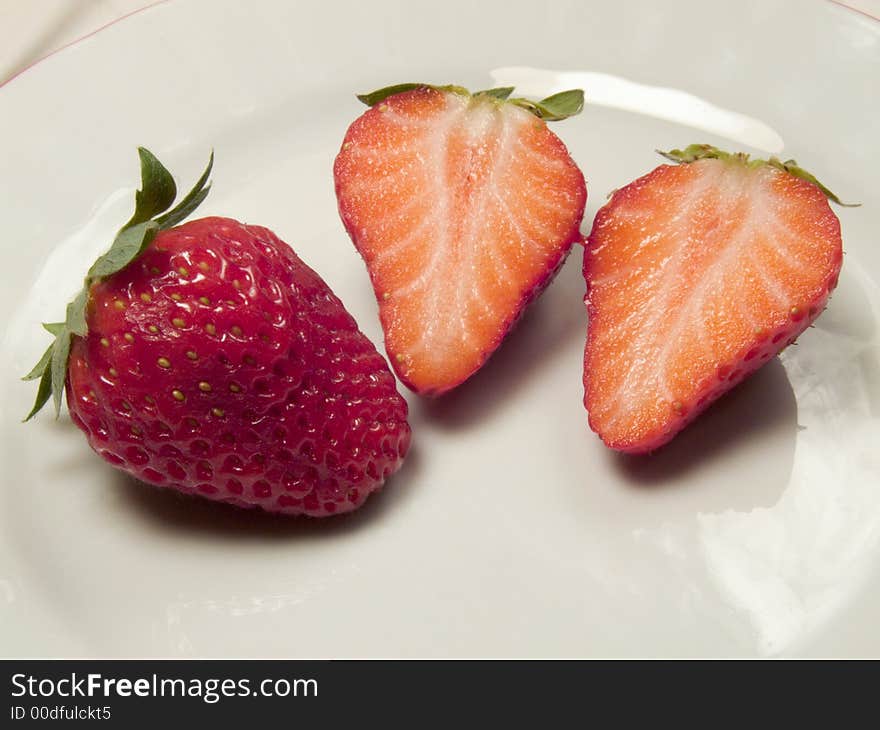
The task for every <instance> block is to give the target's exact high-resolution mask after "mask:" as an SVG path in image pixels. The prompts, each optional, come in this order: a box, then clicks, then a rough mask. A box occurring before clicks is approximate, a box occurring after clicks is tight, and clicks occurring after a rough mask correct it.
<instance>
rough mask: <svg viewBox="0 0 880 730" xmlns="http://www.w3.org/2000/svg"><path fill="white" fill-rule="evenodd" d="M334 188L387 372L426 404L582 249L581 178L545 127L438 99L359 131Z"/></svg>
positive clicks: (349, 142)
mask: <svg viewBox="0 0 880 730" xmlns="http://www.w3.org/2000/svg"><path fill="white" fill-rule="evenodd" d="M335 175H336V185H337V195H338V197H339V208H340V213H341V215H342V219H343V221H344V223H345V225H346V228H347V229H348V231H349V233H350V235H351V236H352V239H353V240H354V242H355V244H356V246H357V248H358V250H359V251H360V252H361V254H362V256H363V257H364V260H365V262H366V264H367V267H368V269H369V271H370V276H371V278H372V281H373V286H374V289H375V292H376V296H377V299H378V300H379V303H380V316H381V319H382V324H383V328H384V330H385V336H386V345H387V348H388V352H389V355H390V356H391V361H392V363H393V365H394V366H395V368H396V370H397V372H398V374H399V375H400V377H401V379H402V380H403V381H404V382H405V383H407V385H409V386H410V387H412V388H413V389H415V390H416V391H418V392H422V393H426V394H433V395H436V394H440V393H442V392H444V391H446V390H448V389H450V388H452V387H454V386H455V385H457V384H459V383H461V382H462V381H463V380H465V379H466V378H467V377H468V376H470V375H471V374H472V373H473V372H474V371H476V370H477V369H478V368H479V367H480V366H481V365H482V364H483V362H484V361H485V360H486V358H487V357H488V356H489V355H490V354H491V353H492V351H493V350H494V349H495V348H496V347H497V346H498V345H499V344H500V342H501V340H502V339H503V337H504V335H505V334H506V333H507V331H508V330H509V328H510V327H511V326H512V324H513V323H514V322H515V320H516V319H517V318H518V316H519V314H520V312H521V311H522V309H523V307H524V306H525V304H527V303H528V301H529V300H530V299H531V297H533V296H534V295H535V294H536V293H538V292H539V291H540V289H541V287H542V286H543V285H544V284H546V283H547V281H549V279H550V278H551V277H552V275H553V273H554V272H555V271H556V269H557V268H558V266H559V265H560V263H561V262H562V260H563V259H564V257H565V255H566V254H567V253H568V251H569V249H570V247H571V244H572V242H573V241H574V240H576V239H577V237H578V235H579V234H578V226H579V224H580V220H581V216H582V215H583V208H584V203H585V200H586V189H585V187H584V182H583V176H582V175H581V173H580V171H579V170H578V168H577V166H576V165H575V164H574V163H573V162H572V161H571V159H570V157H569V156H568V153H567V151H566V149H565V146H564V145H563V144H562V142H561V141H560V140H559V139H558V138H557V137H556V136H555V135H554V134H553V133H552V132H551V131H550V130H548V129H547V126H546V124H545V123H544V122H543V121H541V120H538V119H537V118H535V117H534V116H533V115H532V114H531V113H529V112H527V111H525V110H523V109H521V108H519V107H515V106H512V105H509V104H499V103H497V102H495V101H493V100H490V99H487V98H485V97H468V96H465V95H461V94H456V93H444V92H440V91H437V90H433V89H418V90H416V91H413V92H408V93H405V94H399V95H396V96H393V97H391V98H389V99H388V100H387V101H385V102H383V103H382V104H380V105H379V106H377V107H375V108H374V109H371V110H370V111H368V112H367V113H366V114H364V115H363V116H362V117H361V118H360V119H358V120H357V121H356V122H355V123H354V124H353V125H352V127H351V128H350V130H349V132H348V135H347V137H346V141H345V143H344V144H343V148H342V151H341V152H340V154H339V157H338V158H337V161H336V166H335Z"/></svg>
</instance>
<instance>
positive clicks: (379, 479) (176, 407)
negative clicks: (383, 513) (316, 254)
mask: <svg viewBox="0 0 880 730" xmlns="http://www.w3.org/2000/svg"><path fill="white" fill-rule="evenodd" d="M140 156H141V168H142V177H143V189H142V190H140V191H138V193H137V210H136V212H135V215H134V217H133V218H132V220H131V221H129V223H128V224H127V225H126V226H125V227H124V228H123V229H122V231H120V233H119V234H118V236H117V237H116V240H115V241H114V243H113V246H112V247H111V249H110V250H109V251H108V252H107V253H106V254H104V255H103V256H102V257H101V258H100V259H98V261H97V262H96V263H95V265H94V266H92V268H91V270H90V271H89V274H88V276H87V278H86V283H85V286H84V288H83V290H82V292H81V293H80V295H79V296H78V297H77V298H76V299H75V300H74V302H72V303H71V304H70V305H69V306H68V310H67V319H66V321H65V322H62V323H57V324H54V325H49V326H47V328H48V329H49V330H50V331H51V332H52V333H53V334H55V335H56V339H55V342H53V343H52V345H50V347H49V349H48V350H47V351H46V354H45V355H44V356H43V358H42V360H41V361H40V363H39V364H38V365H37V367H36V368H34V370H33V371H32V372H31V373H30V375H29V376H27V377H28V378H40V388H39V393H38V396H37V402H36V404H35V406H34V410H33V411H31V413H30V415H29V416H28V418H30V417H32V416H33V415H34V414H35V413H36V412H37V411H38V410H39V409H40V408H41V407H42V406H43V405H44V404H45V403H46V402H47V401H48V399H49V397H51V396H53V395H54V398H55V407H56V412H57V411H58V410H59V409H60V406H61V394H62V390H64V389H65V386H66V391H67V404H68V409H69V411H70V415H71V418H72V420H73V422H74V423H75V424H76V425H77V426H78V427H79V428H80V429H82V430H83V431H84V432H85V434H86V437H87V439H88V442H89V444H90V445H91V447H92V448H93V449H94V450H95V451H96V452H97V453H98V454H100V455H101V456H102V457H103V458H104V459H105V460H107V461H108V462H109V463H111V464H112V465H113V466H115V467H117V468H119V469H121V470H123V471H125V472H128V473H129V474H131V475H132V476H134V477H136V478H138V479H140V480H142V481H144V482H148V483H150V484H155V485H158V486H162V487H171V488H174V489H177V490H179V491H182V492H185V493H190V494H196V495H200V496H203V497H207V498H209V499H213V500H219V501H223V502H228V503H231V504H235V505H238V506H241V507H253V506H257V507H261V508H263V509H265V510H267V511H269V512H282V513H286V514H307V515H312V516H325V515H331V514H339V513H342V512H348V511H350V510H353V509H355V508H356V507H358V506H360V505H361V504H362V503H363V502H364V500H365V499H366V498H367V497H368V496H369V495H370V494H371V493H372V492H374V491H375V490H376V489H378V488H379V487H380V486H381V485H382V483H383V481H384V480H385V479H386V478H387V477H388V476H389V475H390V474H391V473H392V472H394V471H396V470H397V469H398V467H399V466H400V464H401V462H402V460H403V458H404V456H405V455H406V452H407V448H408V446H409V441H410V428H409V425H408V423H407V406H406V402H405V401H404V400H403V398H401V397H400V395H399V394H398V392H397V390H396V387H395V381H394V376H393V375H392V374H391V372H390V370H389V369H388V366H387V364H386V363H385V360H384V358H383V357H382V356H381V355H380V354H379V353H378V352H376V349H375V347H373V345H372V343H371V342H370V341H369V340H367V338H366V337H365V336H364V335H363V334H361V332H360V331H359V330H358V328H357V325H356V324H355V321H354V320H353V319H352V317H351V316H350V315H349V314H348V312H346V311H345V308H344V307H343V305H342V303H341V302H340V301H339V299H337V298H336V297H335V296H334V295H333V293H332V292H331V291H330V289H329V288H328V287H327V285H326V284H325V283H324V281H322V280H321V278H320V277H319V276H318V275H317V274H316V273H315V272H314V271H312V270H311V269H310V268H309V267H308V266H306V265H305V264H304V263H303V262H302V261H301V260H300V259H299V258H298V257H297V256H296V254H295V253H294V252H293V251H292V250H291V249H290V247H289V246H288V245H287V244H286V243H284V242H283V241H281V240H280V239H279V238H278V237H277V236H275V234H273V233H272V232H271V231H269V230H267V229H266V228H261V227H259V226H250V225H244V224H241V223H238V222H237V221H234V220H231V219H229V218H205V219H201V220H197V221H192V222H190V223H186V224H183V225H179V226H178V225H176V224H177V223H179V222H180V221H181V220H182V219H183V218H184V217H186V215H187V214H188V213H189V212H191V211H192V210H193V209H194V208H195V207H196V206H197V205H198V204H199V203H200V202H201V200H202V199H203V198H204V197H205V195H206V194H207V192H208V187H207V186H206V183H207V178H208V174H209V172H210V168H211V166H210V165H209V166H208V169H207V170H206V171H205V174H204V175H203V176H202V179H201V180H200V181H199V182H198V183H197V185H196V187H195V188H194V190H193V192H191V193H190V194H189V195H188V196H187V197H186V198H185V199H184V200H183V202H182V203H181V204H180V205H179V206H178V207H177V208H175V209H173V210H172V211H170V212H168V213H164V211H165V210H166V209H167V208H168V207H169V206H170V205H171V203H172V202H173V200H174V198H175V196H176V188H175V186H174V181H173V178H171V176H170V175H169V174H168V172H167V170H165V168H164V167H163V166H162V165H161V164H160V163H159V161H158V160H156V158H155V157H153V155H152V154H150V153H149V152H148V151H147V150H144V149H141V150H140ZM163 213H164V215H162V214H163ZM68 353H69V354H68ZM65 381H66V382H65Z"/></svg>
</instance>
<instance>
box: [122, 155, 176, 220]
mask: <svg viewBox="0 0 880 730" xmlns="http://www.w3.org/2000/svg"><path fill="white" fill-rule="evenodd" d="M138 155H139V156H140V158H141V189H140V190H138V191H137V192H136V193H135V195H134V201H135V207H134V215H132V217H131V219H130V220H129V221H128V223H126V224H125V226H123V228H128V227H129V226H133V225H136V224H137V223H143V222H144V221H147V220H149V219H150V218H153V217H154V216H157V215H159V214H160V213H164V212H165V211H166V210H168V208H169V207H170V206H171V204H172V203H173V202H174V198H175V197H177V186H176V185H175V184H174V178H173V177H171V173H170V172H168V170H166V169H165V165H163V164H162V163H161V162H159V160H157V159H156V156H155V155H154V154H153V153H152V152H150V151H149V150H148V149H147V148H146V147H138Z"/></svg>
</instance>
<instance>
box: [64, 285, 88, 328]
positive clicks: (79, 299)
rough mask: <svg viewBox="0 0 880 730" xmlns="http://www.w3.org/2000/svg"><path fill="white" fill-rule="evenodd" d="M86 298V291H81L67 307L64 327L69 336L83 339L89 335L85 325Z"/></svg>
mask: <svg viewBox="0 0 880 730" xmlns="http://www.w3.org/2000/svg"><path fill="white" fill-rule="evenodd" d="M88 298H89V294H88V290H87V289H81V290H80V292H79V294H77V295H76V297H75V298H74V300H73V301H72V302H71V303H70V304H68V305H67V321H66V322H65V326H66V327H67V330H68V331H69V332H70V333H71V334H74V335H79V336H80V337H85V336H86V335H87V334H88V333H89V328H88V325H87V324H86V302H87V301H88ZM59 334H60V332H59Z"/></svg>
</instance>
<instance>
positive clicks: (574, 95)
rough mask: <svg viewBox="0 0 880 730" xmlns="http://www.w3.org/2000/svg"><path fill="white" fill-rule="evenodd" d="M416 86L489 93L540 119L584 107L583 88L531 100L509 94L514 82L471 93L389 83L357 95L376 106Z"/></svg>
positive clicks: (556, 117) (551, 118)
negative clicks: (539, 99)
mask: <svg viewBox="0 0 880 730" xmlns="http://www.w3.org/2000/svg"><path fill="white" fill-rule="evenodd" d="M413 89H436V90H437V91H446V92H451V93H453V94H461V95H462V96H472V97H474V98H477V97H486V98H489V99H495V100H496V101H498V102H499V103H501V102H503V103H507V104H513V105H514V106H518V107H522V108H523V109H525V110H527V111H529V112H531V113H532V114H534V115H535V116H536V117H538V119H543V120H545V121H548V122H558V121H561V120H562V119H568V118H569V117H573V116H575V115H576V114H580V112H581V111H582V110H583V108H584V92H583V90H582V89H570V90H568V91H560V92H559V93H558V94H553V95H552V96H548V97H547V98H546V99H541V101H532V100H531V99H523V98H518V97H517V98H513V99H511V98H510V95H511V94H512V93H513V89H514V87H513V86H503V87H499V88H497V89H485V90H483V91H475V92H473V93H471V92H470V91H468V90H467V89H465V88H463V87H461V86H433V85H431V84H413V83H411V84H395V85H394V86H386V87H385V88H384V89H378V90H377V91H373V92H372V93H370V94H359V95H358V99H359V100H360V101H362V102H363V103H364V104H366V105H367V106H376V105H377V104H380V103H382V102H383V101H385V100H386V99H387V98H388V97H389V96H394V95H395V94H401V93H403V92H404V91H412V90H413Z"/></svg>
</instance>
